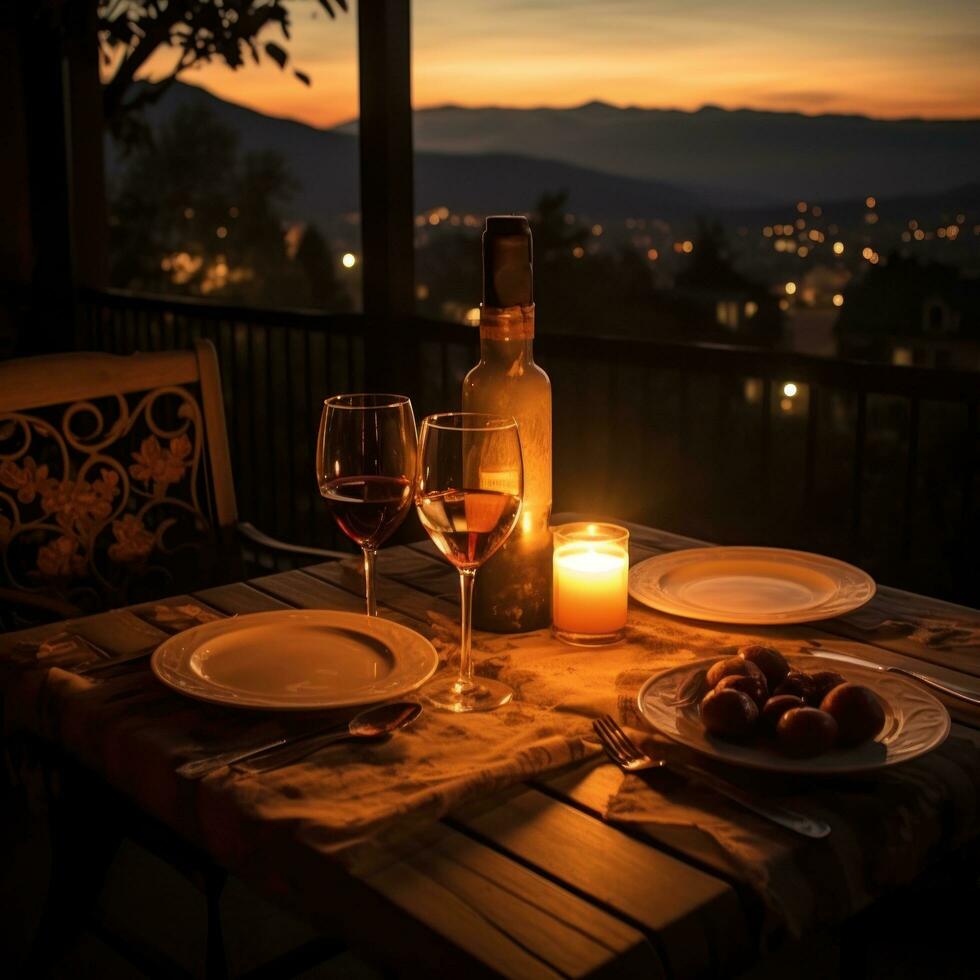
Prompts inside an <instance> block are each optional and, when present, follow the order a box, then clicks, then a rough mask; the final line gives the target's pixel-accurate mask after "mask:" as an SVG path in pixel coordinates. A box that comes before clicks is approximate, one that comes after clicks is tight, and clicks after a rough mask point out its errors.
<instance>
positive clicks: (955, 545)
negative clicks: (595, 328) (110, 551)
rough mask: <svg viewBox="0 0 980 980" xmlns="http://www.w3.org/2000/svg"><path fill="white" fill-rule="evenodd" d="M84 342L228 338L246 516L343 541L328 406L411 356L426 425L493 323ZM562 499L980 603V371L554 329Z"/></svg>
mask: <svg viewBox="0 0 980 980" xmlns="http://www.w3.org/2000/svg"><path fill="white" fill-rule="evenodd" d="M78 321H79V324H80V326H79V337H78V344H79V346H80V347H85V348H94V349H101V350H106V351H113V352H119V353H126V352H130V351H133V350H159V349H166V348H171V347H183V346H186V345H188V344H190V343H192V342H193V341H194V340H195V339H197V338H198V337H206V338H208V339H210V340H211V341H212V342H213V343H214V344H215V347H216V348H217V350H218V355H219V358H220V361H221V368H222V376H223V384H224V396H225V411H226V417H227V424H228V430H229V440H230V444H231V451H232V459H233V465H234V469H235V475H236V486H237V490H238V499H239V509H240V512H241V515H242V517H243V519H246V520H250V521H253V522H254V523H255V524H257V525H259V526H260V527H262V528H263V529H265V530H268V531H269V532H271V533H275V534H277V535H279V536H281V537H284V538H288V539H291V540H303V541H309V542H312V543H318V544H324V545H327V544H335V543H336V537H335V530H334V528H333V527H332V525H331V523H330V521H329V518H328V516H327V514H326V513H325V509H324V508H323V507H322V506H320V502H319V499H318V496H317V490H316V485H315V481H314V479H313V443H314V435H315V432H316V426H317V423H318V419H319V413H320V405H321V404H322V399H323V397H324V396H326V395H327V394H330V393H333V392H338V391H345V390H346V391H351V390H362V389H363V388H364V387H365V385H366V384H367V383H369V381H371V380H373V379H372V372H371V367H372V364H373V363H374V362H375V361H376V360H383V359H384V358H385V356H386V355H387V356H388V359H389V361H390V360H391V351H390V348H392V347H393V346H394V347H397V350H398V356H397V365H396V367H397V369H398V374H397V377H399V379H400V382H401V384H400V387H401V388H402V389H403V390H407V391H408V393H410V394H411V395H412V398H413V402H414V403H415V406H416V411H417V414H418V416H419V417H421V415H422V414H424V413H425V412H428V411H434V410H437V409H440V410H445V409H448V408H452V407H455V406H458V403H459V392H460V384H461V381H462V376H463V374H464V373H465V371H466V370H467V369H468V368H469V367H470V366H471V365H472V364H473V363H475V359H476V352H477V343H476V331H474V330H471V329H468V328H466V327H463V326H455V325H452V324H446V323H438V322H434V321H427V320H419V319H405V320H401V321H398V322H397V323H388V324H387V326H386V332H382V331H380V330H379V329H378V325H377V324H375V323H373V322H372V321H371V320H369V319H367V318H365V317H362V316H358V315H337V316H334V315H327V314H320V313H310V312H297V311H278V310H276V311H272V310H260V309H253V308H243V307H231V306H219V305H213V304H210V303H204V302H196V301H188V300H182V299H175V298H169V297H166V298H164V297H149V296H140V295H134V294H130V293H123V292H117V291H85V292H83V293H82V294H81V295H80V297H79V317H78ZM535 346H536V353H537V356H538V358H539V360H540V362H541V363H542V364H543V365H544V367H545V368H546V369H547V371H548V372H549V374H550V375H551V379H552V384H553V387H554V432H555V507H556V509H561V510H576V511H587V512H590V513H595V514H596V515H611V516H619V517H621V518H624V519H627V518H628V519H633V520H638V521H643V522H645V523H648V524H654V525H658V526H661V527H667V528H670V529H672V530H676V531H679V532H683V533H687V534H691V535H693V536H695V537H703V538H705V539H709V540H713V541H718V542H724V543H760V544H771V545H779V546H784V547H799V548H810V549H816V550H819V551H821V552H824V553H828V554H834V555H838V556H840V557H843V558H846V559H849V560H851V561H854V562H856V563H858V564H860V565H862V566H863V567H865V568H867V569H868V570H869V571H870V572H871V573H872V574H873V575H875V577H876V578H878V579H879V580H880V581H883V582H886V583H888V584H893V585H900V586H905V587H908V588H912V589H915V590H917V591H921V592H925V593H931V594H934V595H941V596H945V597H947V598H951V599H956V600H958V601H963V602H967V603H972V604H976V603H977V602H978V600H980V596H978V594H977V589H978V586H977V579H978V576H977V574H976V572H975V570H974V562H973V558H972V556H973V555H975V554H976V551H977V547H978V545H980V541H978V540H977V539H978V530H977V511H978V508H977V506H976V505H977V498H978V482H980V480H978V467H977V465H976V462H977V456H978V438H980V437H978V404H977V403H978V397H980V380H978V378H977V375H976V374H973V373H970V372H962V371H952V370H927V369H919V368H910V367H890V366H887V365H878V364H865V363H855V362H845V361H835V360H827V359H822V358H813V357H807V356H803V355H799V354H794V353H790V352H784V351H770V350H756V349H750V348H740V347H726V346H717V345H681V344H667V343H662V342H658V341H655V340H633V339H616V338H594V337H582V336H568V335H559V334H544V335H542V336H541V337H539V339H538V340H537V341H536V344H535Z"/></svg>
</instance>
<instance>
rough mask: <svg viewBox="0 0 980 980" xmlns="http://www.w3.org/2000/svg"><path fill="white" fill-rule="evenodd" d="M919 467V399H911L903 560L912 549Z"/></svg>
mask: <svg viewBox="0 0 980 980" xmlns="http://www.w3.org/2000/svg"><path fill="white" fill-rule="evenodd" d="M918 466H919V399H918V398H910V399H909V431H908V450H907V453H906V457H905V500H904V503H903V507H902V559H903V560H905V561H907V560H908V557H909V554H910V552H911V548H912V522H913V519H914V517H915V489H916V478H917V471H918Z"/></svg>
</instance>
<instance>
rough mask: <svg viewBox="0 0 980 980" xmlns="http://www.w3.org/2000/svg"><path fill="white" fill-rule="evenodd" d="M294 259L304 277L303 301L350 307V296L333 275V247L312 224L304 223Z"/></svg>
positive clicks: (339, 310)
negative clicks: (304, 227)
mask: <svg viewBox="0 0 980 980" xmlns="http://www.w3.org/2000/svg"><path fill="white" fill-rule="evenodd" d="M294 261H295V264H296V266H297V270H298V271H299V272H301V273H302V276H303V278H304V286H305V303H304V305H307V306H313V307H317V308H319V309H324V310H332V311H333V312H336V313H346V312H348V311H349V310H350V296H349V295H348V294H347V290H346V289H344V287H343V285H342V284H341V282H340V280H339V279H338V277H337V264H336V261H335V259H334V255H333V251H332V250H331V248H330V244H329V243H328V242H327V240H326V238H325V237H324V236H323V234H322V232H321V231H320V229H319V228H317V226H316V225H309V226H307V228H306V230H305V231H304V232H303V239H302V241H301V242H300V244H299V248H298V249H297V250H296V258H295V260H294Z"/></svg>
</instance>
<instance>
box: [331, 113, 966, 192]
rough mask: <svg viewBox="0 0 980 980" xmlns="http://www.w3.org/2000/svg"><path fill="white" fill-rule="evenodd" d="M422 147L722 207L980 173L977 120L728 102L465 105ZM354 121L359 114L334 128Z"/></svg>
mask: <svg viewBox="0 0 980 980" xmlns="http://www.w3.org/2000/svg"><path fill="white" fill-rule="evenodd" d="M414 124H415V145H416V148H417V149H419V150H422V151H426V152H430V151H432V152H448V153H457V154H485V153H519V154H521V155H524V156H532V157H538V158H547V159H550V160H560V161H565V162H574V163H575V164H576V165H578V166H580V167H588V168H590V169H593V170H599V171H602V172H604V173H611V174H618V175H622V176H625V177H633V178H637V179H644V180H656V181H664V182H667V183H675V184H679V185H682V186H684V187H686V188H688V189H690V190H693V191H695V192H697V193H699V194H700V195H701V196H702V197H703V198H705V199H707V200H709V201H711V202H712V203H714V204H718V205H721V206H737V205H743V204H744V205H751V204H753V203H764V202H766V201H771V202H776V201H787V200H797V199H800V198H803V199H806V200H817V201H821V200H822V201H833V200H840V199H845V198H851V197H855V198H856V197H861V198H863V197H865V196H866V195H868V194H873V195H875V196H876V197H894V196H897V195H900V194H901V195H905V194H932V193H935V192H936V191H941V190H946V189H949V188H952V187H956V186H958V185H961V184H966V183H969V182H971V181H974V180H976V177H977V174H978V173H980V120H978V119H972V120H946V121H944V120H922V119H900V120H890V119H871V118H868V117H866V116H844V115H820V116H808V115H804V114H802V113H799V112H763V111H756V110H752V109H736V110H727V109H721V108H718V107H717V106H705V107H704V108H702V109H699V110H697V111H696V112H682V111H679V110H670V109H639V108H632V107H631V108H617V107H616V106H611V105H608V104H607V103H603V102H589V103H587V104H585V105H582V106H578V107H576V108H571V109H548V108H540V109H508V108H476V109H473V108H463V107H460V106H454V105H447V106H441V107H438V108H431V109H421V110H417V111H416V112H415V117H414ZM336 131H337V132H346V133H351V132H354V131H356V123H349V124H346V125H343V126H340V127H337V130H336Z"/></svg>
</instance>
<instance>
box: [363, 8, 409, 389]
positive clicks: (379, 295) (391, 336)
mask: <svg viewBox="0 0 980 980" xmlns="http://www.w3.org/2000/svg"><path fill="white" fill-rule="evenodd" d="M358 55H359V63H360V67H359V74H360V99H361V118H360V161H361V247H362V252H363V270H364V271H363V273H362V282H363V291H364V300H363V303H364V312H365V314H366V316H367V319H368V330H369V335H368V337H366V338H365V340H366V357H365V368H366V374H367V381H368V384H369V385H370V386H371V387H375V388H385V389H387V388H391V387H393V386H398V390H406V391H407V390H408V387H409V385H410V384H411V382H412V381H413V380H414V379H413V378H411V377H410V374H411V372H409V374H406V368H407V367H408V364H409V362H408V361H406V359H405V358H404V356H403V354H404V351H402V350H401V348H402V347H403V346H404V344H405V342H406V341H407V340H408V339H409V338H404V337H402V336H401V335H400V334H401V331H399V329H398V325H397V320H398V319H399V318H402V317H409V316H411V315H412V313H413V312H414V308H415V252H414V217H415V216H414V179H413V159H412V154H413V150H412V69H411V58H412V49H411V10H410V4H409V3H408V2H407V0H371V2H369V3H368V2H362V3H360V4H358ZM412 363H414V361H413V362H412Z"/></svg>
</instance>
